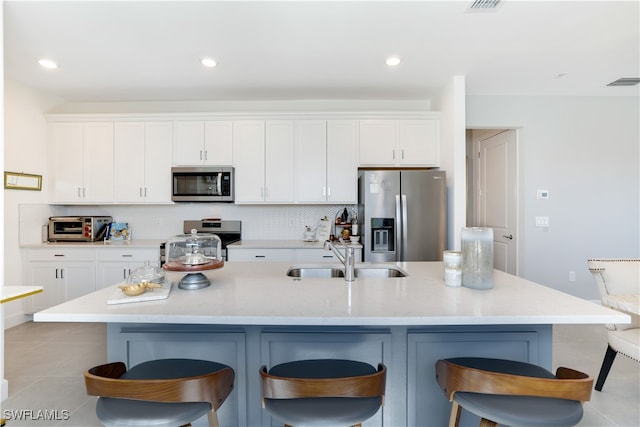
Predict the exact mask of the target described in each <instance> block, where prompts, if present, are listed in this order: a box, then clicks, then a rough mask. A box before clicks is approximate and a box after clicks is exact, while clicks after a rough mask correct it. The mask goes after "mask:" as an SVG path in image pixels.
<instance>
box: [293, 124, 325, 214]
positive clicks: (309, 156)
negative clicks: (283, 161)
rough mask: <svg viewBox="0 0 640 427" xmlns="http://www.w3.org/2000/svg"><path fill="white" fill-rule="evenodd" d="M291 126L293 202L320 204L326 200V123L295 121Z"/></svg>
mask: <svg viewBox="0 0 640 427" xmlns="http://www.w3.org/2000/svg"><path fill="white" fill-rule="evenodd" d="M295 126H296V132H295V144H296V147H295V149H296V179H295V183H296V201H297V202H300V203H314V202H315V203H317V202H320V203H323V202H325V201H326V200H327V122H326V121H325V120H299V121H296V124H295ZM329 167H333V165H329Z"/></svg>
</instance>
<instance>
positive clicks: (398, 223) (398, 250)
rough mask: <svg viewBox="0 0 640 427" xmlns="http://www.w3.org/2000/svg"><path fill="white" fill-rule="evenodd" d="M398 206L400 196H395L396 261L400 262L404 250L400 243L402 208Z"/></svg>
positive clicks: (402, 228) (401, 236)
mask: <svg viewBox="0 0 640 427" xmlns="http://www.w3.org/2000/svg"><path fill="white" fill-rule="evenodd" d="M400 206H401V205H400V195H399V194H396V224H395V228H396V229H395V234H396V236H395V239H396V261H402V259H403V258H404V253H403V251H404V248H403V242H402V239H403V234H404V233H403V230H404V226H403V225H402V208H401V207H400Z"/></svg>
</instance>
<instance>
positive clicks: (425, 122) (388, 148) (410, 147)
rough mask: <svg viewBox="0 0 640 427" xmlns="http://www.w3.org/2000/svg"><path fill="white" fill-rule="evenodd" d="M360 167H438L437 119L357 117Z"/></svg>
mask: <svg viewBox="0 0 640 427" xmlns="http://www.w3.org/2000/svg"><path fill="white" fill-rule="evenodd" d="M359 151H360V165H361V166H439V165H440V122H439V120H437V119H420V120H361V121H360V149H359Z"/></svg>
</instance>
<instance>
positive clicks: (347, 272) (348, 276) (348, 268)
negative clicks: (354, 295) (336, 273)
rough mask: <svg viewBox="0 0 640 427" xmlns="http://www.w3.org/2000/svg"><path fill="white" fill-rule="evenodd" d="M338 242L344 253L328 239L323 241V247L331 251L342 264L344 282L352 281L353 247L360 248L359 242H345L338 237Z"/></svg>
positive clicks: (354, 259)
mask: <svg viewBox="0 0 640 427" xmlns="http://www.w3.org/2000/svg"><path fill="white" fill-rule="evenodd" d="M340 243H342V246H343V247H344V249H345V250H344V252H345V254H344V255H342V252H340V249H338V248H336V247H335V246H334V244H333V243H332V242H330V241H329V240H327V241H325V242H324V249H325V250H328V251H331V252H333V254H334V255H335V256H336V258H338V260H339V261H340V262H341V263H342V264H343V265H344V280H345V281H346V282H353V281H354V280H356V257H355V249H356V248H361V247H362V245H361V244H360V243H345V242H344V240H342V239H340Z"/></svg>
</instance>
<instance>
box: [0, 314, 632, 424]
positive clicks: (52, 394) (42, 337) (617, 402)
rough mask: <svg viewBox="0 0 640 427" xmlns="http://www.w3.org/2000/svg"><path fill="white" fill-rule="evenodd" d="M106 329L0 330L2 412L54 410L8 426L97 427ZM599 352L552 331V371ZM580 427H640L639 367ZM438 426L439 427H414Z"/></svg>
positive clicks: (597, 358) (627, 369)
mask: <svg viewBox="0 0 640 427" xmlns="http://www.w3.org/2000/svg"><path fill="white" fill-rule="evenodd" d="M105 335H106V334H105V327H104V325H100V324H82V323H67V324H55V323H24V324H21V325H18V326H15V327H13V328H10V329H8V330H6V331H5V376H6V378H7V380H9V398H8V399H7V400H5V401H4V402H2V410H3V412H4V411H7V410H18V409H32V410H37V409H48V410H53V409H59V410H60V411H62V410H68V411H69V416H68V417H66V416H65V413H63V412H60V413H59V414H58V416H59V418H68V419H66V420H59V421H33V420H31V421H13V420H11V421H8V422H7V427H11V426H46V427H49V426H82V427H91V426H99V425H100V424H99V422H98V420H97V419H96V416H95V412H94V411H95V398H93V397H88V396H87V395H86V394H85V391H84V383H83V378H82V372H83V371H84V370H85V369H86V368H87V367H91V366H95V365H98V364H100V363H104V362H105V354H106V343H105ZM605 348H606V332H605V330H604V327H603V326H599V325H579V326H557V327H555V328H554V349H555V350H554V355H553V356H554V357H553V360H554V361H553V364H554V368H555V367H557V366H561V365H562V366H570V367H572V368H575V369H578V370H581V371H583V372H587V373H589V374H591V375H593V376H597V374H598V370H599V368H600V363H601V362H602V357H603V355H604V350H605ZM579 426H581V427H614V426H618V427H619V426H624V427H638V426H640V363H637V362H634V361H632V360H630V359H627V358H626V357H624V356H618V358H617V359H616V361H615V363H614V365H613V368H612V370H611V373H610V374H609V378H608V379H607V382H606V383H605V386H604V390H603V391H602V392H597V391H594V392H593V395H592V400H591V401H590V402H588V403H586V404H585V415H584V418H583V420H582V421H581V423H580V424H579ZM420 427H440V426H420Z"/></svg>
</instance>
